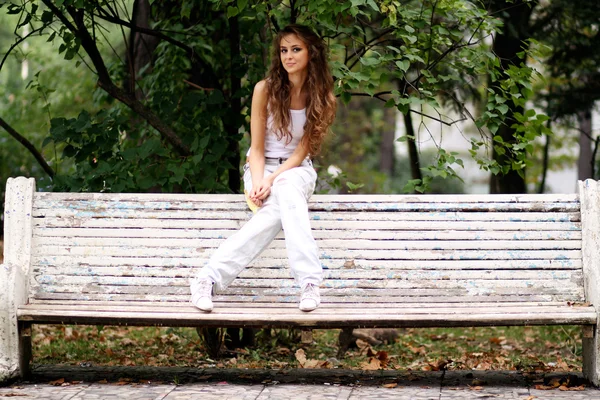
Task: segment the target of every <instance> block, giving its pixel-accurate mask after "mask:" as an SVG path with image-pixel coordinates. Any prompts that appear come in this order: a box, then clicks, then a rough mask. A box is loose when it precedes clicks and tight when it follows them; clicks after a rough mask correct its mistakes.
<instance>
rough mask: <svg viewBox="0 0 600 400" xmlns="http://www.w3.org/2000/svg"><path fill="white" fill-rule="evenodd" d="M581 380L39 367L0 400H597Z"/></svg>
mask: <svg viewBox="0 0 600 400" xmlns="http://www.w3.org/2000/svg"><path fill="white" fill-rule="evenodd" d="M581 383H582V381H581V377H580V376H579V375H569V376H567V375H560V374H554V375H533V376H531V375H530V376H528V375H525V374H520V373H517V372H498V371H483V372H482V371H473V372H469V371H449V372H426V373H421V372H418V373H416V372H406V371H401V372H397V371H372V372H368V371H348V370H290V371H265V370H241V369H239V370H227V371H223V370H216V369H215V370H194V369H185V368H125V367H118V368H75V367H60V366H46V367H43V368H38V369H36V370H35V371H34V375H33V378H32V380H31V381H30V382H17V383H14V384H12V385H11V386H6V387H0V399H2V398H8V397H16V398H23V399H27V398H35V399H45V400H80V399H81V400H84V399H85V400H88V399H127V400H138V399H140V400H141V399H144V400H146V399H148V400H150V399H151V400H188V399H201V400H211V399H241V400H246V399H252V400H256V399H258V400H275V399H282V400H284V399H285V400H288V399H311V400H325V399H399V400H402V399H407V400H413V399H415V400H419V399H435V400H442V399H522V400H533V399H568V400H577V399H600V390H598V389H596V388H594V387H589V386H588V385H586V386H581V385H580V384H581ZM561 385H562V390H561V388H560V386H561ZM554 386H556V388H553V389H552V387H554ZM543 389H546V390H543ZM565 389H570V390H565Z"/></svg>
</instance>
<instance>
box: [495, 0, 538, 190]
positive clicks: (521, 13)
mask: <svg viewBox="0 0 600 400" xmlns="http://www.w3.org/2000/svg"><path fill="white" fill-rule="evenodd" d="M536 4H537V2H527V1H525V0H516V1H514V2H512V1H510V2H509V1H508V0H495V1H492V3H491V5H490V6H491V7H490V12H493V13H495V14H498V15H502V19H503V21H504V29H503V31H502V32H501V33H498V34H497V35H496V37H495V39H494V44H493V52H494V53H495V54H496V55H497V56H498V57H499V58H500V60H501V66H502V69H503V70H507V69H508V68H509V67H510V65H520V64H521V63H524V62H525V61H526V60H525V59H523V58H521V57H519V53H521V52H522V51H523V50H524V49H525V48H526V47H527V42H525V40H527V39H529V38H530V36H531V35H530V33H529V23H530V18H531V13H532V11H533V8H534V7H535V5H536ZM490 86H492V83H491V82H490ZM515 112H520V113H523V110H522V109H521V108H519V107H515V108H513V109H511V110H509V111H508V113H507V115H506V121H505V124H502V125H501V126H500V128H499V129H498V131H497V132H496V135H499V136H500V137H501V138H502V140H503V141H504V142H507V143H517V139H516V138H515V135H516V134H517V133H516V131H515V130H514V129H513V128H511V126H512V125H513V124H514V123H515V119H514V113H515ZM493 157H494V160H496V161H498V163H500V164H501V165H505V164H506V163H507V162H510V160H508V159H507V157H506V156H504V155H501V154H498V153H496V151H493ZM524 174H525V171H523V176H521V175H520V174H519V173H518V172H517V171H514V170H511V171H510V172H508V173H507V174H506V175H492V177H491V179H490V193H525V192H526V191H527V186H526V184H525V177H524Z"/></svg>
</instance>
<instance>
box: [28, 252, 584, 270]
mask: <svg viewBox="0 0 600 400" xmlns="http://www.w3.org/2000/svg"><path fill="white" fill-rule="evenodd" d="M206 261H207V260H205V259H201V258H188V257H185V258H183V257H173V258H157V257H105V256H76V255H73V256H68V255H64V256H56V255H55V256H48V255H34V256H33V264H34V265H47V266H62V265H67V266H70V267H71V268H88V267H95V266H98V267H101V266H124V267H128V266H133V267H135V266H148V267H164V268H168V267H177V268H198V267H201V266H203V265H204V263H205V262H206ZM346 262H348V264H346ZM287 265H288V260H287V257H286V258H275V257H273V258H265V257H259V258H257V259H256V260H255V261H254V262H253V263H252V266H250V267H248V268H288V266H287ZM321 265H322V266H323V268H326V269H340V268H344V269H352V268H363V269H391V270H396V269H399V270H415V269H440V270H452V269H505V270H511V269H581V259H561V260H542V259H534V258H533V259H529V260H504V261H503V262H502V263H498V262H497V261H496V260H366V259H364V258H362V257H356V258H337V259H336V258H331V259H322V260H321ZM74 266H75V267H74Z"/></svg>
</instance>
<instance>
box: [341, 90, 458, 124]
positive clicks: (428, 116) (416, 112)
mask: <svg viewBox="0 0 600 400" xmlns="http://www.w3.org/2000/svg"><path fill="white" fill-rule="evenodd" d="M386 94H392V92H389V91H388V92H378V93H375V94H372V95H371V94H369V93H350V95H352V96H362V97H374V98H376V99H377V100H381V101H388V100H389V99H386V98H384V97H382V96H383V95H386ZM410 112H411V113H415V114H418V115H421V116H423V117H425V118H429V119H431V120H433V121H437V122H439V123H441V124H444V125H446V126H452V125H454V124H457V123H459V122H461V121H466V120H467V118H461V119H457V120H455V121H452V122H447V121H444V120H442V119H440V118H436V117H432V116H431V115H428V114H425V113H422V112H419V111H416V110H410Z"/></svg>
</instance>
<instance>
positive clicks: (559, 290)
mask: <svg viewBox="0 0 600 400" xmlns="http://www.w3.org/2000/svg"><path fill="white" fill-rule="evenodd" d="M517 282H518V281H517ZM369 283H370V282H360V283H357V284H356V285H348V286H334V287H323V288H322V289H321V295H322V296H324V297H337V298H343V297H348V296H350V297H353V296H362V297H372V298H383V299H387V298H392V297H395V296H407V297H419V296H435V297H437V298H443V297H446V296H465V297H472V296H495V295H515V294H517V293H518V296H529V295H540V296H545V295H548V296H553V297H552V301H577V302H578V301H581V300H582V299H583V290H582V289H581V286H580V285H579V286H577V285H562V286H551V285H544V284H541V283H536V284H532V285H512V286H490V285H488V286H485V285H477V286H475V285H470V284H468V283H467V284H463V285H458V284H456V285H449V284H445V285H441V286H439V287H437V286H434V285H426V284H420V285H410V284H408V285H405V286H391V287H388V288H380V287H377V286H375V285H370V284H369ZM30 291H31V295H32V296H31V297H37V298H53V297H52V296H50V297H47V295H49V294H57V293H65V294H66V293H71V295H72V296H74V297H72V298H80V297H78V296H79V295H93V294H110V295H112V296H110V298H113V299H118V298H119V297H121V296H122V295H135V296H139V298H140V299H145V300H147V299H150V298H153V297H154V296H157V297H156V298H157V299H161V298H164V297H169V296H179V295H180V296H186V297H187V298H188V299H189V296H190V294H189V293H190V290H189V287H188V286H187V285H185V286H184V285H179V286H177V285H172V286H129V285H115V286H111V285H98V284H94V283H90V284H87V285H85V286H82V285H66V286H65V285H50V284H45V285H44V286H34V285H32V287H31V288H30ZM299 293H300V289H299V288H298V287H297V286H295V285H294V284H293V282H290V283H289V284H288V285H285V284H282V285H279V286H267V284H265V287H261V288H257V287H250V286H236V287H230V288H228V289H227V291H226V292H224V293H220V294H218V295H217V297H218V298H225V297H227V296H234V297H236V296H252V297H253V298H254V299H256V300H257V299H259V298H262V297H265V296H293V298H295V299H297V298H298V296H299ZM61 298H66V297H61ZM236 298H237V297H236ZM464 301H467V300H466V299H465V300H464Z"/></svg>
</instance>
